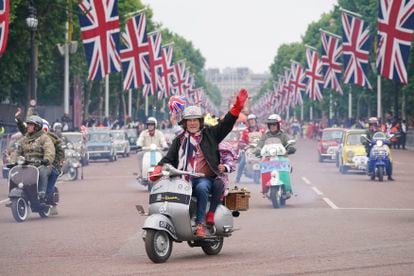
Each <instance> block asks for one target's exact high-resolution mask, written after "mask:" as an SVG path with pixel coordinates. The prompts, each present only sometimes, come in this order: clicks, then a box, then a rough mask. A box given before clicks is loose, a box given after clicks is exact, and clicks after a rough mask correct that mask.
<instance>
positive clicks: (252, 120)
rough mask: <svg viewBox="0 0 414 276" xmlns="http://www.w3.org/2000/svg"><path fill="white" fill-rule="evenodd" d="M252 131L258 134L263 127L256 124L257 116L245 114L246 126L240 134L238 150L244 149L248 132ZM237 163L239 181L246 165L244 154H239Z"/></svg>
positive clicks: (237, 179) (247, 143)
mask: <svg viewBox="0 0 414 276" xmlns="http://www.w3.org/2000/svg"><path fill="white" fill-rule="evenodd" d="M252 132H260V134H263V133H264V129H262V128H260V127H259V126H258V124H257V117H256V115H254V114H253V113H251V114H249V115H247V128H245V129H244V130H243V132H242V134H241V141H240V143H239V148H240V150H244V149H245V148H246V147H247V146H248V145H249V133H252ZM238 163H239V166H238V167H237V175H236V183H239V182H240V178H241V176H242V174H243V171H244V167H245V166H246V158H245V155H244V154H240V156H239V160H238Z"/></svg>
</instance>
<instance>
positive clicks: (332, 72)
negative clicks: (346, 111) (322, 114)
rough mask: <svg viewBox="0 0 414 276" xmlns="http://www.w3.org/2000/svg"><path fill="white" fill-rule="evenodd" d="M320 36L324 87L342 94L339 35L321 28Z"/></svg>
mask: <svg viewBox="0 0 414 276" xmlns="http://www.w3.org/2000/svg"><path fill="white" fill-rule="evenodd" d="M321 38H322V72H323V75H324V76H325V77H324V83H325V84H324V88H332V90H333V91H336V92H339V93H340V94H341V95H343V94H344V92H343V91H342V88H341V85H340V84H339V79H340V78H341V75H342V63H341V62H340V60H339V58H340V57H341V55H342V46H341V44H340V41H339V39H340V37H337V36H333V35H331V34H328V33H326V32H325V31H323V30H321Z"/></svg>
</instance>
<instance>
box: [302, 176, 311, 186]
mask: <svg viewBox="0 0 414 276" xmlns="http://www.w3.org/2000/svg"><path fill="white" fill-rule="evenodd" d="M302 180H303V182H305V183H306V184H308V185H310V184H311V182H310V181H309V179H307V178H306V177H304V176H302Z"/></svg>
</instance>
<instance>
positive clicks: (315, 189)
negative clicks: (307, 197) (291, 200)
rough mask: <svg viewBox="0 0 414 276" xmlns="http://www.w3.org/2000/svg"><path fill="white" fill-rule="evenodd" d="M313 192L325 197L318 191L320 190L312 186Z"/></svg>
mask: <svg viewBox="0 0 414 276" xmlns="http://www.w3.org/2000/svg"><path fill="white" fill-rule="evenodd" d="M312 190H314V191H315V193H316V194H317V195H319V196H322V195H323V193H322V192H321V191H319V190H318V188H316V187H315V186H312Z"/></svg>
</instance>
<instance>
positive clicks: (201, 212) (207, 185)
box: [191, 177, 214, 223]
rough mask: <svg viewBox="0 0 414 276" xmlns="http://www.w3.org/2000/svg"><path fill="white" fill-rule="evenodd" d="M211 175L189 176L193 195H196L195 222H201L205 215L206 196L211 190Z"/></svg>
mask: <svg viewBox="0 0 414 276" xmlns="http://www.w3.org/2000/svg"><path fill="white" fill-rule="evenodd" d="M213 181H214V178H213V177H197V178H191V183H192V185H193V195H194V196H195V197H197V212H196V223H203V222H204V218H205V215H206V209H207V203H208V196H209V194H210V193H211V192H212V190H213Z"/></svg>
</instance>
